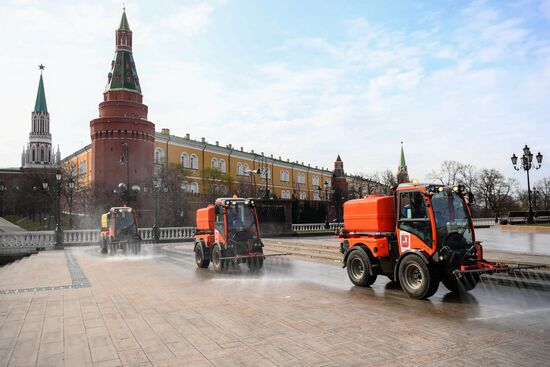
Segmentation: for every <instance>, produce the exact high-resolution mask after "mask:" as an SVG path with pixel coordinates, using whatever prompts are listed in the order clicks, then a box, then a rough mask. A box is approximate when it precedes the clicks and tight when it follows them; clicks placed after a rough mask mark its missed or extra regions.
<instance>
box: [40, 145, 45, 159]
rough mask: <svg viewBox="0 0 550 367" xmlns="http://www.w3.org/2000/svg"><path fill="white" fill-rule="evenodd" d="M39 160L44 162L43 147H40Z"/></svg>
mask: <svg viewBox="0 0 550 367" xmlns="http://www.w3.org/2000/svg"><path fill="white" fill-rule="evenodd" d="M40 162H44V147H40Z"/></svg>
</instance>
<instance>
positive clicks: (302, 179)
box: [298, 173, 306, 184]
mask: <svg viewBox="0 0 550 367" xmlns="http://www.w3.org/2000/svg"><path fill="white" fill-rule="evenodd" d="M298 183H300V184H305V183H306V176H305V175H304V174H303V173H300V174H299V175H298Z"/></svg>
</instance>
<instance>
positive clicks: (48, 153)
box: [21, 65, 56, 168]
mask: <svg viewBox="0 0 550 367" xmlns="http://www.w3.org/2000/svg"><path fill="white" fill-rule="evenodd" d="M38 68H39V69H40V81H39V82H38V92H37V93H36V102H35V103H34V110H33V111H32V114H31V116H32V117H31V132H30V134H29V143H28V144H27V148H26V149H23V153H22V154H21V166H22V167H25V168H48V167H49V168H51V167H53V166H54V165H55V163H56V159H55V155H54V153H53V152H52V135H51V134H50V113H49V112H48V105H47V104H46V92H45V91H44V80H43V78H42V70H44V65H39V66H38Z"/></svg>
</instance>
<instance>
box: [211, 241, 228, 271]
mask: <svg viewBox="0 0 550 367" xmlns="http://www.w3.org/2000/svg"><path fill="white" fill-rule="evenodd" d="M222 256H223V252H222V247H221V245H220V244H219V243H217V244H215V245H214V248H213V249H212V265H213V266H214V270H215V271H216V273H222V272H223V271H225V269H226V268H227V260H223V259H221V257H222Z"/></svg>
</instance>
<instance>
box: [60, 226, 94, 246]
mask: <svg viewBox="0 0 550 367" xmlns="http://www.w3.org/2000/svg"><path fill="white" fill-rule="evenodd" d="M97 241H99V231H98V230H97V229H70V230H67V231H63V243H66V244H68V245H73V244H75V245H76V244H83V243H95V242H97Z"/></svg>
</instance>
